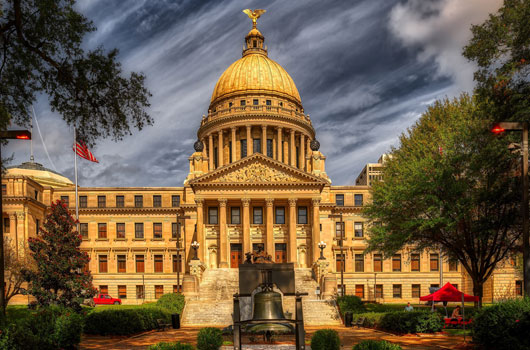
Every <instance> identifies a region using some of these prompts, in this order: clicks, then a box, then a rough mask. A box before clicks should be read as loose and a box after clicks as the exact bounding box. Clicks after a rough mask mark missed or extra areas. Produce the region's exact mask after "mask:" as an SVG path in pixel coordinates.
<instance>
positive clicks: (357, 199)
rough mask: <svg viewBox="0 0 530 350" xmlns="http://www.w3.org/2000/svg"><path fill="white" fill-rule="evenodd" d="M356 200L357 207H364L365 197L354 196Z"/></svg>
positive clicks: (360, 195)
mask: <svg viewBox="0 0 530 350" xmlns="http://www.w3.org/2000/svg"><path fill="white" fill-rule="evenodd" d="M354 200H355V202H354V204H355V206H357V207H360V206H362V205H363V195H362V194H356V195H354Z"/></svg>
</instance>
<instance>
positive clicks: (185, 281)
mask: <svg viewBox="0 0 530 350" xmlns="http://www.w3.org/2000/svg"><path fill="white" fill-rule="evenodd" d="M182 294H184V296H185V297H186V299H189V300H195V299H198V297H199V281H198V280H197V276H192V275H184V276H183V277H182Z"/></svg>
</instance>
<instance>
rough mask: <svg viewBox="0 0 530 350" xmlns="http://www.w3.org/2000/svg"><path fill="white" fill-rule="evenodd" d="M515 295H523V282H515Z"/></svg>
mask: <svg viewBox="0 0 530 350" xmlns="http://www.w3.org/2000/svg"><path fill="white" fill-rule="evenodd" d="M515 295H523V281H515Z"/></svg>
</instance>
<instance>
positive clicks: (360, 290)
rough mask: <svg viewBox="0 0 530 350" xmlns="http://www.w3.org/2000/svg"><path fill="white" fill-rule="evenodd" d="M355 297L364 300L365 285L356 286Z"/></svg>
mask: <svg viewBox="0 0 530 350" xmlns="http://www.w3.org/2000/svg"><path fill="white" fill-rule="evenodd" d="M355 295H356V296H358V297H359V298H361V299H364V284H356V285H355Z"/></svg>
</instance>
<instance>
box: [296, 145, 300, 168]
mask: <svg viewBox="0 0 530 350" xmlns="http://www.w3.org/2000/svg"><path fill="white" fill-rule="evenodd" d="M295 153H296V155H295V159H296V167H297V168H300V147H296V152H295Z"/></svg>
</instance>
